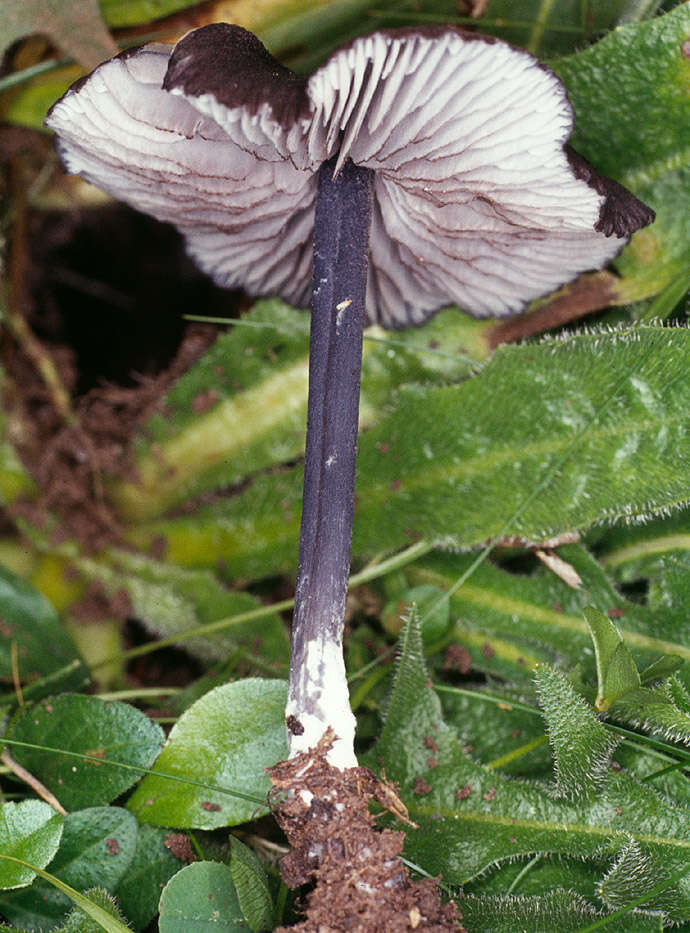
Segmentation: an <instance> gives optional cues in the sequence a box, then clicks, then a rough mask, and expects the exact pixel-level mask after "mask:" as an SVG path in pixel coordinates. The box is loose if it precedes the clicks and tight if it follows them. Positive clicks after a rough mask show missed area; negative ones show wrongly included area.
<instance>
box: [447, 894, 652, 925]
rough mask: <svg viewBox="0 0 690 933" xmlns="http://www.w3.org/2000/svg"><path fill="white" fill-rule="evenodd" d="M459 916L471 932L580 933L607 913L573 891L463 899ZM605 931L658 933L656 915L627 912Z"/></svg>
mask: <svg viewBox="0 0 690 933" xmlns="http://www.w3.org/2000/svg"><path fill="white" fill-rule="evenodd" d="M460 903H461V908H462V919H463V923H466V924H467V928H468V930H472V933H516V931H517V930H519V931H520V933H555V931H558V933H580V931H581V930H583V929H588V928H589V925H590V924H591V923H594V922H595V921H597V920H602V919H603V918H604V917H605V916H606V915H605V914H604V913H602V912H601V911H600V910H597V908H596V907H595V906H594V905H593V904H591V903H588V902H587V901H586V900H585V899H584V898H582V897H580V896H579V895H577V894H574V893H573V891H567V890H563V889H560V890H556V891H551V892H549V893H547V894H544V895H542V896H540V897H519V896H514V895H513V896H494V897H473V896H472V895H469V896H467V897H465V898H463V899H462V901H461V902H460ZM602 928H603V929H605V930H606V933H661V930H662V925H661V920H660V918H659V917H649V916H647V917H644V916H640V915H639V913H626V914H625V915H624V916H622V917H617V918H615V919H611V920H609V921H607V922H606V923H605V924H603V925H602Z"/></svg>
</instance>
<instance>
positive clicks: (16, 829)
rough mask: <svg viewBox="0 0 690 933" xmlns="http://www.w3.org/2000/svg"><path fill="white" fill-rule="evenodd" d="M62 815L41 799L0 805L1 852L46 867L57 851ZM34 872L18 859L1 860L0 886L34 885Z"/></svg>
mask: <svg viewBox="0 0 690 933" xmlns="http://www.w3.org/2000/svg"><path fill="white" fill-rule="evenodd" d="M61 835H62V817H61V816H60V814H59V813H56V812H55V810H53V808H52V807H51V806H49V805H48V804H47V803H43V801H42V800H23V801H22V802H21V803H5V804H3V805H2V807H0V853H2V855H3V856H10V855H11V856H13V857H14V858H18V859H22V860H24V861H28V862H31V863H32V864H34V865H38V867H39V868H44V867H45V866H46V865H48V864H49V863H50V861H51V859H52V858H53V856H54V855H55V853H56V852H57V850H58V845H59V843H60V837H61ZM34 877H35V872H34V871H33V870H32V869H30V868H26V867H25V866H20V865H19V863H17V862H9V861H4V862H1V863H0V888H21V887H24V886H25V885H27V884H31V882H32V881H33V879H34Z"/></svg>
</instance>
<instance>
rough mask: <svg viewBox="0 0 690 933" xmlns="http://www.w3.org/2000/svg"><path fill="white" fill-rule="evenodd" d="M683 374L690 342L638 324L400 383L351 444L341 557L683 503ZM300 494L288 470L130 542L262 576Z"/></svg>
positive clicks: (560, 527) (505, 350)
mask: <svg viewBox="0 0 690 933" xmlns="http://www.w3.org/2000/svg"><path fill="white" fill-rule="evenodd" d="M688 365H690V333H688V332H687V331H685V330H680V329H678V330H671V329H666V328H661V327H641V328H636V329H634V330H620V331H616V332H613V333H596V334H579V335H576V336H571V337H568V338H565V339H563V340H560V341H552V340H548V341H545V342H544V343H541V344H539V345H537V346H532V345H524V346H514V347H502V348H500V349H499V350H498V351H497V352H496V353H495V354H494V356H493V358H492V360H491V362H490V363H489V364H488V365H487V366H486V367H485V369H483V370H482V372H481V373H479V375H478V376H476V377H475V378H473V379H471V380H469V381H467V382H464V383H462V384H460V385H453V386H446V387H442V388H438V387H432V388H428V389H423V388H417V389H411V388H408V389H407V390H406V391H404V392H402V393H401V396H400V399H399V403H398V405H397V408H396V409H395V411H394V412H393V413H392V414H391V415H390V416H388V417H386V418H384V420H383V421H382V422H381V423H380V424H378V425H377V426H376V427H375V428H372V429H371V430H370V431H367V432H364V434H363V436H362V437H361V439H360V452H359V457H358V480H357V512H356V516H355V530H354V542H353V548H354V553H355V554H370V553H376V552H378V551H380V550H382V549H392V548H396V547H399V546H401V545H402V544H404V543H406V542H409V541H410V540H411V539H416V538H418V537H422V538H425V539H427V540H430V541H437V542H439V543H440V544H443V545H449V546H454V547H457V546H470V545H477V544H480V543H482V542H485V541H486V540H488V539H491V538H493V537H495V536H496V535H514V536H518V537H523V538H527V539H529V540H533V541H541V540H543V539H545V538H549V537H553V536H555V535H558V534H561V533H563V532H566V531H572V530H573V529H577V528H580V529H582V528H587V527H589V526H591V525H592V524H594V523H595V522H601V521H602V520H604V519H614V518H616V517H625V518H634V517H642V516H647V515H651V514H653V513H654V512H657V511H661V510H663V509H668V508H670V507H676V506H677V505H678V504H680V503H682V502H684V501H686V500H688V499H689V498H690V482H688V479H687V470H686V461H687V458H688V457H689V456H690V440H689V439H690V435H689V434H688V432H687V430H686V424H687V412H686V409H685V406H684V404H683V393H682V392H681V391H679V390H678V386H680V385H682V384H683V381H684V379H685V374H686V371H687V367H688ZM564 399H567V404H564ZM300 494H301V469H300V468H295V469H294V471H292V472H281V473H280V474H278V475H270V476H263V477H260V478H257V480H256V481H255V482H254V483H253V484H252V485H251V486H250V488H249V489H248V490H246V491H244V492H242V493H240V494H239V495H237V496H235V497H232V498H230V499H225V500H220V501H218V502H215V503H213V504H212V505H209V506H208V507H206V508H204V509H202V510H200V512H199V513H198V514H196V515H195V516H194V518H193V520H192V519H191V518H189V517H182V518H178V519H175V520H171V521H170V522H159V523H152V524H151V525H150V526H149V527H148V528H147V529H146V531H145V532H143V531H142V532H139V534H138V537H137V543H138V544H139V546H144V545H145V542H146V541H147V540H148V541H149V542H153V541H154V540H155V539H156V538H157V537H159V536H161V535H162V536H163V537H164V538H165V539H166V540H167V542H168V547H169V551H168V553H169V555H170V558H171V559H172V560H175V561H180V562H184V563H195V562H200V558H201V560H203V562H205V563H207V565H209V566H210V565H212V564H213V563H214V562H215V561H217V560H218V559H220V558H221V557H226V558H227V562H228V572H229V573H232V574H235V575H238V576H243V575H247V574H252V575H255V574H257V573H260V572H261V569H262V567H263V573H264V574H267V573H269V572H275V570H276V569H277V568H281V569H282V568H283V567H284V566H285V565H286V563H287V562H288V561H289V555H291V554H294V552H295V550H296V541H297V528H298V521H299V502H300ZM276 515H279V516H280V517H281V520H280V521H276ZM202 555H203V556H202Z"/></svg>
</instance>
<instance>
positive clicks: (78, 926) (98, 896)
mask: <svg viewBox="0 0 690 933" xmlns="http://www.w3.org/2000/svg"><path fill="white" fill-rule="evenodd" d="M65 893H67V892H65ZM84 897H85V898H86V899H87V900H89V901H90V902H91V905H92V907H91V910H92V913H91V914H88V913H86V911H85V910H84V909H83V908H82V907H75V908H74V910H72V911H71V912H70V914H69V916H68V917H67V920H66V921H65V923H64V924H63V925H62V926H61V927H60V929H59V931H58V933H100V931H101V930H103V929H106V930H107V927H105V926H104V925H103V922H102V921H103V919H104V918H103V917H101V919H100V920H99V919H97V916H98V915H97V914H94V913H93V910H94V908H100V909H101V910H103V911H104V912H105V913H106V914H110V916H111V917H113V918H114V919H115V920H116V921H117V922H118V923H120V924H121V925H122V927H123V928H124V929H128V927H127V925H126V921H125V918H124V917H123V915H122V913H121V912H120V910H119V908H118V905H117V902H116V901H115V899H114V898H113V897H112V895H110V894H108V892H107V891H106V890H105V889H104V888H91V889H90V890H88V891H85V892H84Z"/></svg>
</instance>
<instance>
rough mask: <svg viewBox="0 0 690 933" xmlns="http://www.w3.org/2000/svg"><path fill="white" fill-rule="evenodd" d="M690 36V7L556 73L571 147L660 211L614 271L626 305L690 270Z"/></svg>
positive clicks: (617, 35)
mask: <svg viewBox="0 0 690 933" xmlns="http://www.w3.org/2000/svg"><path fill="white" fill-rule="evenodd" d="M688 35H690V5H689V4H688V3H679V4H678V5H677V6H676V8H675V9H673V10H672V11H671V12H670V13H667V14H666V15H664V16H659V17H657V18H655V19H651V20H649V21H648V22H644V23H640V24H639V25H634V26H625V27H623V28H621V29H616V30H615V31H613V32H611V33H610V34H609V35H607V36H605V37H604V38H603V39H602V40H601V42H598V43H597V44H596V45H594V46H592V47H591V48H589V49H585V50H584V51H582V52H579V53H578V54H577V55H573V56H571V57H569V58H565V59H562V60H560V61H558V62H555V63H554V65H553V67H554V68H555V70H556V71H557V73H558V74H559V76H560V77H561V78H562V79H563V81H564V82H565V84H566V87H567V88H568V96H569V98H570V100H571V102H572V104H573V106H574V108H575V112H576V114H577V121H576V128H575V133H574V135H573V138H572V143H573V145H574V147H575V148H576V149H577V150H578V151H579V152H581V153H582V155H584V156H585V157H586V158H589V159H591V160H593V161H594V164H595V165H596V167H597V169H598V170H599V171H600V172H602V173H604V174H605V175H611V176H612V177H614V178H616V179H617V180H618V181H620V182H621V183H622V184H624V185H626V186H627V187H628V188H630V189H631V190H633V191H634V192H635V194H637V195H638V197H640V198H642V200H643V201H645V202H646V203H647V204H649V205H650V206H651V207H653V208H654V210H655V211H656V215H657V218H656V222H655V223H654V224H653V226H651V227H648V228H646V229H645V230H643V231H640V232H639V233H638V234H636V236H635V237H634V238H633V242H632V243H631V245H630V246H629V247H628V249H627V250H626V251H625V252H624V253H623V255H622V256H621V257H620V259H618V260H617V263H616V265H617V267H618V270H619V272H620V273H621V274H622V276H623V286H622V289H621V294H622V297H627V299H628V300H635V299H637V298H642V297H647V296H649V295H654V294H657V293H658V292H659V291H661V290H662V288H664V286H665V285H667V284H669V283H670V282H672V281H673V280H674V279H676V278H677V277H678V276H680V275H682V274H686V273H687V269H688V265H690V245H689V244H690V219H689V218H688V212H687V211H685V210H683V209H682V207H681V205H682V204H684V203H686V202H687V199H688V196H689V194H690V174H689V173H688V168H689V167H690V156H689V154H688V146H687V127H688V123H690V98H689V97H688V93H687V87H688V81H690V56H688V55H687V52H686V51H685V50H686V45H685V43H686V42H687V38H688ZM661 127H663V130H661Z"/></svg>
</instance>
